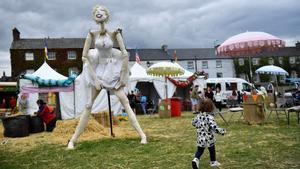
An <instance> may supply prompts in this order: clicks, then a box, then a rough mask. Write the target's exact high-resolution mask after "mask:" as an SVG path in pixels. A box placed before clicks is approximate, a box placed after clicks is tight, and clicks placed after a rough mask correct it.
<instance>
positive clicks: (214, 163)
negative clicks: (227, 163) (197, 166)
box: [209, 161, 221, 167]
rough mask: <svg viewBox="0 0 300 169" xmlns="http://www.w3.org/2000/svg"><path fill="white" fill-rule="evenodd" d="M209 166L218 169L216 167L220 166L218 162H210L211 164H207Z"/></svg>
mask: <svg viewBox="0 0 300 169" xmlns="http://www.w3.org/2000/svg"><path fill="white" fill-rule="evenodd" d="M209 165H210V166H211V167H218V166H220V165H221V163H219V162H218V161H211V162H210V163H209Z"/></svg>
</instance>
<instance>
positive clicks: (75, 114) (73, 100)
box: [73, 80, 76, 118]
mask: <svg viewBox="0 0 300 169" xmlns="http://www.w3.org/2000/svg"><path fill="white" fill-rule="evenodd" d="M73 96H74V100H73V101H74V118H75V117H76V98H75V96H76V94H75V80H74V81H73Z"/></svg>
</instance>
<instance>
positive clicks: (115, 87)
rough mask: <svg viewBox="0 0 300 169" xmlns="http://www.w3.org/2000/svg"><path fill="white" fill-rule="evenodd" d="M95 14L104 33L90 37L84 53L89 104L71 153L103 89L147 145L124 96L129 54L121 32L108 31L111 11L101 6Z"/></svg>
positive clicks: (75, 135) (96, 7) (92, 32)
mask: <svg viewBox="0 0 300 169" xmlns="http://www.w3.org/2000/svg"><path fill="white" fill-rule="evenodd" d="M92 14H93V19H94V20H95V22H96V23H97V24H99V25H100V30H99V31H90V32H89V33H88V35H87V38H86V40H85V44H84V48H83V52H82V61H83V63H84V65H83V71H82V76H83V79H84V80H85V82H86V83H87V86H88V91H89V93H88V94H87V95H88V101H87V104H86V107H85V109H84V111H83V113H82V115H81V117H80V121H79V124H78V125H77V127H76V130H75V133H74V134H73V136H72V138H71V139H70V141H69V142H68V149H74V142H76V140H77V139H78V137H79V136H80V134H81V133H82V132H83V130H84V128H85V127H86V125H87V123H88V120H89V116H90V114H91V108H92V105H93V103H94V100H95V98H96V97H97V95H98V94H99V92H100V91H101V89H102V87H104V88H106V89H109V90H111V91H113V92H114V93H115V95H116V96H117V97H118V98H119V100H120V102H121V104H122V105H123V107H124V108H125V111H126V112H127V113H128V116H129V120H130V123H131V125H132V126H133V128H134V129H135V130H136V131H137V133H138V134H139V135H140V137H141V143H142V144H146V143H147V138H146V135H145V134H144V132H143V130H142V129H141V127H140V125H139V123H138V121H137V119H136V116H135V114H134V113H133V111H132V109H131V107H130V105H129V101H128V99H127V96H126V95H125V92H124V86H125V85H126V83H127V81H128V76H129V69H128V53H127V51H126V49H125V46H124V43H123V39H122V36H121V29H117V30H116V31H114V32H108V31H107V30H106V29H105V23H106V22H107V21H108V20H109V11H108V10H107V8H106V7H104V6H99V5H97V6H95V7H94V9H93V12H92ZM92 42H94V43H95V49H90V46H91V43H92ZM113 42H116V43H117V44H118V45H119V47H120V50H118V49H114V48H113Z"/></svg>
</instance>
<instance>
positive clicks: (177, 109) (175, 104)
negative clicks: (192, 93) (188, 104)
mask: <svg viewBox="0 0 300 169" xmlns="http://www.w3.org/2000/svg"><path fill="white" fill-rule="evenodd" d="M171 116H172V117H180V116H181V98H180V97H172V98H171Z"/></svg>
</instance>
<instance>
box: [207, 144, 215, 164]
mask: <svg viewBox="0 0 300 169" xmlns="http://www.w3.org/2000/svg"><path fill="white" fill-rule="evenodd" d="M208 150H209V155H210V161H216V149H215V145H213V146H211V147H208Z"/></svg>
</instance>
